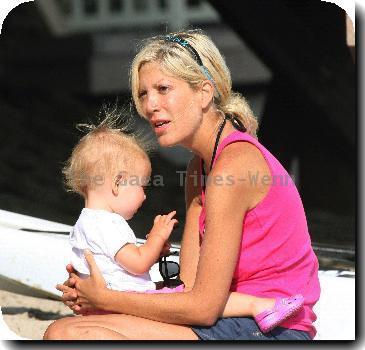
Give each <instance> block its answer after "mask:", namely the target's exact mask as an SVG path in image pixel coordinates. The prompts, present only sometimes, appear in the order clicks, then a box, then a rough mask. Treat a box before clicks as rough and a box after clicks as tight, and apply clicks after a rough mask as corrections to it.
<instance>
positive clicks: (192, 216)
mask: <svg viewBox="0 0 365 350" xmlns="http://www.w3.org/2000/svg"><path fill="white" fill-rule="evenodd" d="M199 168H200V159H199V158H198V157H196V156H194V158H193V159H192V160H191V161H190V162H189V165H188V168H187V172H186V178H185V203H186V219H185V227H184V233H183V236H182V241H181V249H180V278H181V280H182V281H183V282H184V284H185V288H186V289H192V288H193V286H194V282H195V276H196V269H197V266H198V261H199V250H200V247H199V215H200V212H201V209H202V206H201V198H200V195H201V189H200V186H199V184H198V183H197V181H196V179H195V178H194V176H197V174H199V172H200V169H199Z"/></svg>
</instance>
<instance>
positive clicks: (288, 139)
mask: <svg viewBox="0 0 365 350" xmlns="http://www.w3.org/2000/svg"><path fill="white" fill-rule="evenodd" d="M195 27H198V28H201V29H203V30H204V31H206V33H207V34H208V35H210V36H211V38H212V39H213V41H214V42H215V43H216V44H217V46H218V48H219V49H220V50H221V52H222V53H223V55H224V56H225V58H226V61H227V64H228V66H229V68H230V70H231V73H232V78H233V88H234V90H236V91H239V92H241V93H242V94H244V95H245V96H246V98H247V99H248V101H249V103H250V105H251V107H252V109H253V110H254V112H255V114H256V115H257V117H258V119H259V120H260V129H259V133H258V136H259V140H260V141H261V143H263V144H264V145H265V146H266V147H267V148H268V149H269V150H270V151H271V152H272V153H273V154H274V155H275V156H276V157H277V158H278V159H279V160H280V161H281V162H282V163H283V165H284V166H285V167H286V168H287V170H288V171H289V172H290V173H291V174H292V175H293V177H294V179H295V182H296V184H297V186H298V189H299V191H300V194H301V197H302V199H303V204H304V207H305V210H306V213H307V219H308V224H309V228H310V232H311V236H312V241H313V245H314V246H315V247H316V252H317V253H318V255H320V256H321V264H326V263H329V264H332V265H333V264H335V263H339V261H340V262H341V263H343V264H350V265H351V264H353V263H354V253H353V252H354V246H355V231H356V180H357V179H356V171H357V148H356V146H357V144H356V143H357V139H356V112H355V81H356V76H355V61H354V55H351V53H352V52H351V48H349V46H348V42H347V34H346V15H345V13H344V11H342V10H341V9H340V8H339V7H337V6H336V5H333V4H331V3H326V2H322V1H320V0H318V1H315V0H313V1H298V0H276V1H261V0H255V1H219V0H211V1H202V0H35V1H34V2H28V3H24V4H22V5H20V6H18V7H17V8H16V9H14V10H13V11H12V12H11V13H10V14H9V15H8V17H7V18H6V20H5V21H4V24H3V28H2V34H1V36H0V108H1V109H0V110H1V120H2V125H1V128H0V140H1V141H0V142H1V148H0V152H1V172H0V209H4V210H9V211H13V212H17V213H22V214H27V215H31V216H35V217H40V218H44V219H48V220H52V221H57V222H61V223H66V224H70V225H72V224H73V223H74V222H75V221H76V219H77V217H78V215H79V212H80V210H81V208H82V207H83V202H82V200H81V199H80V198H79V197H78V196H76V195H72V194H69V193H66V191H65V189H64V186H63V183H62V174H61V169H62V165H63V162H64V161H65V160H66V159H67V157H68V156H69V154H70V152H71V149H72V147H73V146H74V144H75V143H76V142H77V140H78V138H79V137H80V133H79V132H78V131H77V130H76V129H75V124H76V123H80V122H87V121H92V120H93V118H94V117H95V116H96V115H97V113H98V110H99V109H100V107H101V105H102V104H103V103H111V104H113V103H115V102H116V101H118V103H119V105H121V106H125V108H126V109H127V110H128V111H129V110H130V111H131V113H134V114H135V119H136V123H137V124H138V126H139V127H143V128H144V130H145V131H146V133H151V132H150V130H149V127H148V126H147V125H145V124H144V122H143V121H142V120H141V119H140V118H139V117H138V116H137V115H136V113H135V111H134V110H133V108H132V107H131V97H130V92H129V88H128V69H129V66H130V63H131V60H132V58H133V56H134V53H135V52H136V45H137V44H138V43H139V41H140V39H143V38H147V37H150V36H152V35H157V34H162V33H167V32H170V31H175V30H179V29H182V28H195ZM190 157H191V154H190V153H189V152H187V151H185V150H183V149H181V148H171V149H160V148H158V149H157V150H156V152H155V153H154V154H152V165H153V175H161V176H162V177H163V184H164V186H150V187H149V188H148V192H147V200H146V202H145V204H144V206H143V207H142V209H141V210H140V211H139V213H138V214H137V215H136V216H135V217H134V218H133V219H132V220H131V222H130V224H131V226H132V227H133V229H134V230H135V233H136V235H137V237H140V238H143V237H144V236H145V235H146V234H147V233H148V231H149V229H150V228H151V225H152V221H153V218H154V216H155V215H158V214H161V213H166V212H168V211H170V210H177V212H178V214H177V216H178V219H179V222H180V225H179V227H177V228H176V230H175V231H174V233H173V235H172V240H173V241H174V242H179V241H180V239H181V234H182V229H183V226H184V213H185V205H184V193H183V187H182V183H181V175H180V173H178V172H180V171H183V170H184V169H185V167H186V164H187V162H188V160H189V159H190ZM227 239H229V232H227ZM336 261H337V262H336Z"/></svg>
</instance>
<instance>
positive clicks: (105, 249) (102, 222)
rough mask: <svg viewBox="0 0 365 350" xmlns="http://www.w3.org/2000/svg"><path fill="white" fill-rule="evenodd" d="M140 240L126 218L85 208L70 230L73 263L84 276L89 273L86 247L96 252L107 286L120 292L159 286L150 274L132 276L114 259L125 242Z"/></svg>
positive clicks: (96, 260)
mask: <svg viewBox="0 0 365 350" xmlns="http://www.w3.org/2000/svg"><path fill="white" fill-rule="evenodd" d="M136 242H137V239H136V236H135V235H134V233H133V231H132V229H131V228H130V226H129V225H128V223H127V222H126V221H125V219H124V218H123V217H121V216H120V215H118V214H115V213H110V212H107V211H105V210H95V209H88V208H84V209H82V211H81V214H80V217H79V219H78V220H77V222H76V224H75V226H74V227H73V230H72V231H71V233H70V244H71V246H72V252H71V264H72V266H73V267H74V268H75V269H76V270H77V271H78V272H79V273H80V274H81V275H82V274H84V275H89V274H90V272H89V267H88V265H87V262H86V260H85V258H84V253H83V250H84V249H89V250H91V252H92V253H93V255H94V258H95V262H96V264H97V265H98V267H99V269H100V271H101V272H102V274H103V277H104V279H105V281H106V283H107V286H108V288H110V289H114V290H121V291H127V290H129V291H136V292H144V291H146V290H153V289H156V286H155V284H154V283H153V282H152V281H151V277H150V275H149V273H148V272H147V273H145V274H143V275H138V276H136V275H133V274H131V273H129V272H128V271H126V270H125V269H123V268H122V267H121V266H120V265H119V264H118V263H117V262H116V261H115V259H114V257H115V254H116V253H117V252H118V251H119V249H120V248H122V247H123V246H124V245H125V244H127V243H131V244H136Z"/></svg>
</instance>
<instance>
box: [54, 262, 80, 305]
mask: <svg viewBox="0 0 365 350" xmlns="http://www.w3.org/2000/svg"><path fill="white" fill-rule="evenodd" d="M66 270H67V272H68V275H69V278H68V280H67V281H65V282H64V283H63V284H57V286H56V289H57V290H59V291H60V292H62V293H63V294H62V301H63V303H64V304H65V305H66V306H68V307H69V308H70V309H71V310H73V307H74V306H75V302H76V299H77V291H76V289H75V282H76V280H75V279H74V278H72V277H71V274H74V273H75V272H76V271H75V269H74V268H73V266H72V265H71V264H68V265H67V266H66Z"/></svg>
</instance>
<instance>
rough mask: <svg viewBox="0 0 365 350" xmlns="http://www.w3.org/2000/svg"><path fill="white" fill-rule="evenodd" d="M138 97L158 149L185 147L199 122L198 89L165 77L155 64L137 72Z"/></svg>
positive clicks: (200, 109) (199, 99) (199, 98)
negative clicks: (175, 146)
mask: <svg viewBox="0 0 365 350" xmlns="http://www.w3.org/2000/svg"><path fill="white" fill-rule="evenodd" d="M139 84H140V85H139V91H138V96H139V97H138V98H139V102H140V105H141V109H142V112H143V114H144V116H145V117H146V118H147V119H148V120H149V122H150V124H151V126H152V128H153V130H154V131H155V133H156V136H157V138H158V141H159V143H160V145H161V146H163V147H168V146H174V145H177V144H181V145H185V146H187V147H188V146H189V144H190V143H191V139H192V137H193V136H194V134H195V132H196V130H197V129H198V128H199V126H200V125H201V121H202V116H203V114H202V103H201V93H200V92H199V90H197V91H195V90H193V89H192V88H191V87H190V85H189V84H188V83H187V82H186V81H184V80H181V79H177V78H174V77H172V76H170V75H166V73H164V72H163V71H162V70H161V66H160V65H159V64H158V63H154V62H150V63H145V64H144V65H143V66H142V67H141V68H140V70H139Z"/></svg>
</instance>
